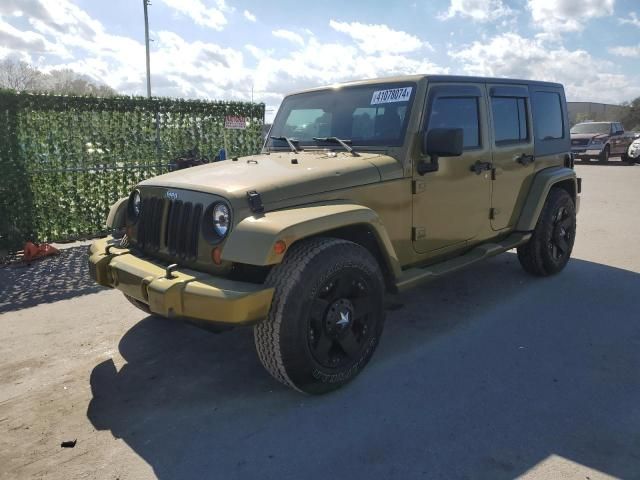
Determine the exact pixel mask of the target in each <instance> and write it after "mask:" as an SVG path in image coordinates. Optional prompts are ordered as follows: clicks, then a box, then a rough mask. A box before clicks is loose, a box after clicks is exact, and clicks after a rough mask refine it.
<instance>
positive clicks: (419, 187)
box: [412, 180, 426, 195]
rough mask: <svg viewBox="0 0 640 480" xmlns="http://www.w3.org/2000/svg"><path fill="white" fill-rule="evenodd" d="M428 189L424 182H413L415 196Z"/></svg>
mask: <svg viewBox="0 0 640 480" xmlns="http://www.w3.org/2000/svg"><path fill="white" fill-rule="evenodd" d="M425 188H426V184H425V182H424V180H414V181H413V187H412V190H413V194H414V195H415V194H416V193H422V192H424V191H425Z"/></svg>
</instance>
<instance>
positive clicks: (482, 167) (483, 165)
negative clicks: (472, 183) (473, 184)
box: [470, 160, 492, 175]
mask: <svg viewBox="0 0 640 480" xmlns="http://www.w3.org/2000/svg"><path fill="white" fill-rule="evenodd" d="M491 168H492V166H491V162H481V161H480V160H478V161H476V163H474V164H473V165H471V168H470V170H471V171H472V172H474V173H475V174H476V175H480V174H481V173H482V172H485V171H487V170H491Z"/></svg>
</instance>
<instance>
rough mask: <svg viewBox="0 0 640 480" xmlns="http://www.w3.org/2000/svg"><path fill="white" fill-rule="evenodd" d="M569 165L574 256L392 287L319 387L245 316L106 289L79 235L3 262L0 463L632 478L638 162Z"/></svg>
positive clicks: (494, 265) (509, 262)
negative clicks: (274, 356) (350, 378)
mask: <svg viewBox="0 0 640 480" xmlns="http://www.w3.org/2000/svg"><path fill="white" fill-rule="evenodd" d="M576 170H577V172H578V174H579V176H581V177H582V178H583V195H582V205H581V211H580V213H579V216H578V235H577V241H576V245H575V249H574V258H573V259H572V261H571V262H570V263H569V265H568V266H567V268H566V269H565V271H563V272H562V273H561V274H560V275H557V276H555V277H553V278H546V279H539V278H533V277H530V276H528V275H527V274H525V273H524V271H523V270H522V269H521V268H520V266H519V264H518V260H517V258H516V256H515V254H514V253H512V252H509V253H507V254H504V255H501V256H499V257H496V258H494V259H491V260H489V261H487V262H485V263H483V264H480V265H478V266H476V267H472V268H470V269H467V270H465V271H462V272H459V273H457V274H454V275H451V276H449V277H447V278H445V279H444V280H442V281H439V282H437V283H430V284H426V285H424V286H422V287H420V288H418V289H415V290H413V291H410V292H408V293H406V294H402V295H400V296H397V297H394V298H391V299H389V309H388V312H387V323H386V326H385V332H384V335H383V338H382V342H381V344H380V347H379V349H378V350H377V352H376V354H375V355H374V358H373V360H372V361H371V363H370V364H369V366H368V367H367V368H366V369H365V370H364V371H363V373H362V374H361V375H360V376H359V377H358V378H357V379H356V380H355V381H354V382H352V383H351V384H350V385H348V386H347V387H346V388H343V389H341V390H340V391H338V392H335V393H333V394H330V395H326V396H323V397H309V396H302V395H300V394H298V393H295V392H294V391H292V390H289V389H287V388H285V387H283V386H281V385H280V384H278V383H276V382H275V381H274V380H272V379H271V377H269V375H268V374H267V373H266V372H265V371H264V370H263V369H262V367H261V365H260V364H259V362H258V360H257V357H256V355H255V352H254V347H253V337H252V331H251V329H237V330H234V331H231V332H228V333H225V334H221V335H215V334H211V333H209V332H206V331H203V330H200V329H198V328H196V327H193V326H190V325H187V324H183V323H179V322H176V321H168V320H164V319H157V318H152V317H148V316H146V315H145V314H143V313H142V312H140V311H138V310H136V309H135V308H133V307H132V306H131V305H129V303H128V302H126V301H125V300H124V299H123V297H122V295H121V294H120V293H118V292H115V291H109V290H103V289H102V288H100V287H97V286H95V285H94V284H92V282H91V281H90V279H89V277H88V274H87V269H86V266H85V262H86V257H85V255H86V246H84V245H78V246H72V247H70V248H66V249H64V251H63V253H62V255H60V256H59V257H55V258H49V259H46V260H43V261H40V262H37V263H34V264H33V265H32V266H30V267H23V268H2V269H0V478H2V479H5V478H7V479H14V478H16V479H22V478H47V479H65V480H67V479H120V480H125V479H147V478H160V479H205V478H207V479H208V478H211V479H224V480H231V479H248V478H269V479H271V478H273V479H296V480H298V479H327V478H340V479H341V478H355V479H361V478H362V479H365V478H366V479H395V478H397V479H413V478H426V479H485V478H486V479H511V478H516V477H523V478H535V479H559V478H561V479H583V480H584V479H592V480H595V479H600V478H611V477H614V478H630V479H634V478H640V322H639V320H640V300H639V298H640V251H639V245H638V244H639V240H640V221H639V220H640V216H639V214H638V205H640V194H639V192H640V166H624V165H622V164H621V163H620V162H615V161H612V162H611V163H610V164H609V165H579V166H577V167H576ZM72 440H77V443H76V444H75V447H74V448H61V446H60V444H61V442H63V441H72Z"/></svg>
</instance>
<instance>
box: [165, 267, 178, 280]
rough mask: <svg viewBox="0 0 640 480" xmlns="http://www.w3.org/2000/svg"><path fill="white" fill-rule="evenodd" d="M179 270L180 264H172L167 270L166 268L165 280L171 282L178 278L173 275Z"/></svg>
mask: <svg viewBox="0 0 640 480" xmlns="http://www.w3.org/2000/svg"><path fill="white" fill-rule="evenodd" d="M176 268H178V264H177V263H172V264H171V265H169V266H168V267H167V268H165V270H164V273H165V275H164V278H167V279H169V280H171V279H172V278H176V275H174V274H173V271H174V270H175V269H176Z"/></svg>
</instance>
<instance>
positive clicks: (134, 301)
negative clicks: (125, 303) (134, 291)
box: [123, 293, 152, 315]
mask: <svg viewBox="0 0 640 480" xmlns="http://www.w3.org/2000/svg"><path fill="white" fill-rule="evenodd" d="M123 295H124V298H126V299H127V300H129V303H131V305H133V306H134V307H136V308H138V309H140V310H142V311H143V312H144V313H147V314H149V315H152V313H151V310H150V309H149V305H147V304H146V303H144V302H141V301H140V300H138V299H136V298H133V297H130V296H129V295H127V294H126V293H123Z"/></svg>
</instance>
